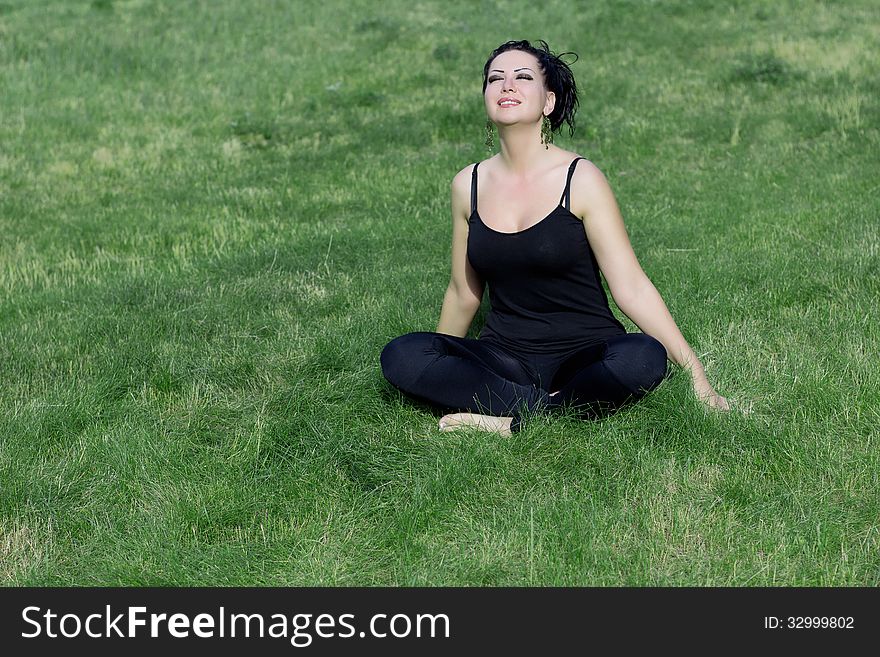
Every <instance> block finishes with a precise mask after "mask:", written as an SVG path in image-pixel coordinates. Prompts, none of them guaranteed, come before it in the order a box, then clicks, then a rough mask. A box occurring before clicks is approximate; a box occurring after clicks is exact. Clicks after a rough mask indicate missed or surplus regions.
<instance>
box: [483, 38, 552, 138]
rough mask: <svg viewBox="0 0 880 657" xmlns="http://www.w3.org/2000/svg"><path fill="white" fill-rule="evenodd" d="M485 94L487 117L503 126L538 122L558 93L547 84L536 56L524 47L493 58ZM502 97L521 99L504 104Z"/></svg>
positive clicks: (549, 110)
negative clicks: (547, 88)
mask: <svg viewBox="0 0 880 657" xmlns="http://www.w3.org/2000/svg"><path fill="white" fill-rule="evenodd" d="M483 96H484V98H483V99H484V101H485V103H486V114H487V115H488V117H489V118H490V119H491V120H492V122H493V123H495V124H503V125H508V124H511V123H518V122H526V123H535V122H538V121H540V120H541V116H542V115H545V114H546V115H549V114H550V113H551V112H552V111H553V105H554V103H555V102H556V94H554V93H553V92H552V91H547V90H546V88H545V87H544V75H543V74H542V73H541V67H540V65H539V64H538V60H537V58H535V56H534V55H532V54H531V53H527V52H524V51H522V50H507V51H505V52H503V53H501V54H500V55H498V56H497V57H496V58H495V59H493V60H492V63H491V64H490V65H489V75H488V77H487V78H486V91H485V93H484V95H483ZM503 99H512V100H513V101H519V102H505V103H504V104H501V101H502V100H503Z"/></svg>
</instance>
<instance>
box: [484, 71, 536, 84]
mask: <svg viewBox="0 0 880 657" xmlns="http://www.w3.org/2000/svg"><path fill="white" fill-rule="evenodd" d="M520 78H522V79H523V80H532V79H534V78H532V76H531V75H529V74H527V73H520V74H519V75H517V76H516V79H517V80H519V79H520ZM502 79H503V78H500V77H498V76H497V75H496V76H494V77H491V78H489V82H495V81H496V80H502Z"/></svg>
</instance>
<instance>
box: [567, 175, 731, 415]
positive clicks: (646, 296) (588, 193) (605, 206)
mask: <svg viewBox="0 0 880 657" xmlns="http://www.w3.org/2000/svg"><path fill="white" fill-rule="evenodd" d="M575 185H576V186H577V189H578V191H577V192H573V193H572V203H573V204H574V203H575V201H576V202H577V205H576V206H574V205H573V207H577V209H578V210H582V211H583V213H582V214H580V213H576V214H580V216H582V217H583V219H584V230H585V231H586V234H587V239H588V240H589V242H590V246H591V247H592V249H593V253H594V254H595V256H596V261H597V262H598V264H599V268H600V269H601V270H602V274H603V276H604V277H605V280H606V281H607V282H608V289H609V290H610V291H611V296H612V297H613V298H614V302H615V303H616V304H617V306H618V308H620V310H621V311H623V313H624V314H626V316H627V317H629V318H630V319H631V320H632V321H633V323H634V324H635V325H636V326H638V327H639V329H641V331H642V332H643V333H646V334H648V335H650V336H651V337H654V338H656V339H657V340H659V341H660V343H661V344H662V345H663V346H664V347H665V348H666V353H667V355H668V357H669V359H670V360H671V361H673V362H674V363H676V364H678V365H680V366H681V367H683V368H684V369H685V370H687V371H688V373H689V374H690V375H691V379H692V381H693V387H694V392H695V393H696V395H697V397H699V398H700V399H701V400H702V401H704V402H705V403H706V404H708V405H709V406H710V407H713V408H720V409H723V410H729V408H730V406H729V404H728V402H727V400H726V399H725V398H724V397H722V396H721V395H719V394H718V393H717V392H715V390H714V389H713V388H712V386H711V385H710V384H709V381H708V379H707V378H706V372H705V370H704V369H703V365H702V363H700V360H699V359H698V358H697V355H696V354H695V353H694V351H693V349H691V347H690V345H689V344H688V343H687V341H686V340H685V339H684V336H683V335H682V334H681V331H680V330H679V329H678V326H676V324H675V321H674V320H673V319H672V315H671V314H670V313H669V309H668V308H667V307H666V304H665V303H664V302H663V299H662V298H661V297H660V293H659V292H657V288H655V287H654V284H653V283H651V281H650V280H649V279H648V277H647V275H646V274H645V272H644V271H643V270H642V267H641V265H639V261H638V259H637V258H636V255H635V253H634V252H633V249H632V245H631V244H630V241H629V236H628V235H627V233H626V228H625V227H624V223H623V217H622V216H621V214H620V209H619V208H618V206H617V201H616V200H615V198H614V194H613V192H612V191H611V186H610V185H609V184H608V181H607V180H606V179H605V176H604V175H603V174H602V172H601V171H600V170H599V169H598V168H597V167H596V166H595V165H594V164H593V163H592V162H590V161H586V162H583V163H581V165H580V166H578V167H577V169H576V170H575V175H574V176H573V177H572V186H573V187H574V186H575Z"/></svg>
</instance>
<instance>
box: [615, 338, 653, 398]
mask: <svg viewBox="0 0 880 657" xmlns="http://www.w3.org/2000/svg"><path fill="white" fill-rule="evenodd" d="M621 338H625V339H623V340H619V339H618V340H617V342H616V343H615V344H614V345H613V346H612V345H609V352H611V353H608V354H607V356H609V357H610V358H606V361H607V362H606V364H607V365H609V366H610V368H611V369H612V370H613V371H614V373H615V375H617V376H618V378H620V379H621V380H623V381H626V382H628V383H629V385H630V387H631V388H632V390H633V392H634V393H636V392H638V391H643V392H647V391H650V390H653V389H654V388H656V387H657V386H659V385H660V384H661V383H662V382H663V379H665V378H666V374H667V362H666V360H667V354H666V347H664V346H663V344H662V343H661V342H660V341H659V340H658V339H657V338H655V337H653V336H650V335H648V334H647V333H628V334H627V335H626V336H621ZM609 342H610V341H609Z"/></svg>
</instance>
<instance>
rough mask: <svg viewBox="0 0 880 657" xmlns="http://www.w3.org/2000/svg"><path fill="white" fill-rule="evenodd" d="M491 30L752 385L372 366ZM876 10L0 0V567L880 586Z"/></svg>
mask: <svg viewBox="0 0 880 657" xmlns="http://www.w3.org/2000/svg"><path fill="white" fill-rule="evenodd" d="M580 5H583V6H580ZM521 38H525V39H533V40H534V39H546V40H547V41H548V42H549V44H550V46H551V48H552V49H553V50H554V51H555V52H561V51H574V52H576V53H577V54H578V55H579V59H578V61H577V62H574V63H572V69H573V71H574V72H575V75H576V78H577V81H578V85H579V88H580V89H581V103H580V112H579V114H578V117H577V123H578V129H577V131H576V132H575V134H574V136H569V135H568V133H567V132H565V133H563V134H562V135H559V136H557V137H556V143H557V144H558V145H560V146H562V147H563V148H567V149H569V150H572V151H574V152H577V153H579V154H580V155H582V156H584V157H586V158H588V159H590V160H591V161H592V162H594V163H595V164H596V165H597V166H598V167H599V168H600V169H601V170H602V171H603V172H604V173H605V175H606V176H607V177H608V180H609V181H610V183H611V185H612V188H613V189H614V192H615V194H616V196H617V200H618V203H619V204H620V207H621V210H622V212H623V215H624V218H625V220H626V225H627V229H628V231H629V235H630V238H631V240H632V243H633V246H634V249H635V251H636V254H637V255H638V257H639V260H640V263H641V265H642V267H643V269H644V270H645V272H646V273H647V274H648V276H649V277H650V278H651V280H652V281H653V283H654V284H655V286H656V287H657V289H658V290H659V291H660V293H661V295H662V296H663V298H664V300H665V301H666V304H667V305H668V307H669V309H670V311H671V312H672V315H673V317H674V318H675V320H676V322H677V324H678V326H679V327H680V328H681V330H682V332H683V334H684V335H685V337H686V339H687V340H688V341H689V343H690V344H691V345H692V346H693V348H694V350H695V351H696V352H697V354H698V355H699V356H700V358H701V359H702V362H703V363H704V365H705V367H706V371H707V374H708V376H709V379H710V381H711V382H712V383H713V385H715V387H716V389H717V390H718V392H719V393H720V394H722V395H725V396H727V397H730V398H733V399H736V400H739V401H741V402H742V403H744V404H751V407H752V413H750V414H748V415H746V414H741V413H730V414H720V413H715V412H710V411H708V410H707V409H706V408H705V407H703V406H702V405H701V404H700V403H699V402H698V401H697V400H696V399H695V398H694V396H693V393H692V391H691V390H690V387H689V380H688V378H687V376H686V374H685V373H684V372H683V371H681V370H678V369H677V368H676V371H674V373H673V375H672V376H671V377H670V378H669V379H668V380H667V381H665V382H664V383H663V385H661V386H660V388H658V389H657V390H656V391H654V392H653V393H652V394H651V395H649V396H648V397H647V398H646V399H645V400H644V401H643V402H641V403H639V404H637V405H635V406H632V407H630V408H627V409H625V410H623V411H621V412H620V413H617V414H615V415H613V416H610V417H608V418H605V419H603V420H600V421H596V422H585V421H581V420H578V419H576V418H574V417H572V416H562V417H541V418H538V419H536V420H535V421H534V422H533V423H530V424H529V425H528V427H527V428H526V429H525V430H524V431H523V432H521V433H519V434H515V435H514V436H512V437H509V438H501V437H499V436H494V435H490V434H483V433H480V432H477V431H463V432H457V433H440V432H439V431H438V430H437V417H438V416H437V415H436V414H433V413H431V412H430V411H428V410H426V409H425V408H423V407H419V406H417V405H413V404H410V403H408V402H407V401H406V400H405V399H404V398H403V397H401V395H400V394H399V393H398V392H397V391H396V390H394V389H393V388H391V387H390V386H389V385H388V384H387V383H386V382H385V381H384V379H383V377H382V374H381V371H380V369H379V361H378V355H379V352H380V351H381V349H382V347H383V346H384V345H385V344H386V343H387V342H388V341H389V340H391V339H392V338H393V337H395V336H397V335H400V334H402V333H406V332H409V331H430V330H434V328H435V327H436V323H437V319H438V316H439V311H440V305H441V302H442V298H443V292H444V291H445V289H446V285H447V282H448V279H449V248H450V240H451V229H452V226H451V219H450V209H449V203H450V201H449V196H450V195H449V188H450V183H451V180H452V177H453V176H454V175H455V173H456V172H457V171H459V170H460V169H462V168H464V167H465V166H467V165H468V164H470V163H472V162H476V161H480V160H482V159H485V158H486V157H487V156H488V153H487V152H486V148H485V146H484V144H483V139H484V134H485V133H484V130H485V112H484V109H483V104H482V103H483V101H482V96H481V82H482V80H481V75H482V69H483V65H484V63H485V60H486V57H487V56H488V54H489V53H490V52H491V51H492V49H494V48H495V47H496V46H497V45H499V44H501V43H503V42H504V41H507V40H508V39H521ZM878 40H880V9H878V7H877V3H876V2H874V1H873V0H862V1H858V0H853V1H846V2H843V1H841V2H831V1H826V2H818V1H814V0H805V1H803V2H801V1H797V2H796V1H794V0H790V1H785V2H772V3H771V2H762V1H759V0H738V1H736V2H698V1H696V0H693V1H688V0H668V1H663V2H659V1H658V2H649V1H636V0H630V1H628V2H621V1H611V0H608V1H606V2H600V1H596V2H589V3H573V2H562V1H558V2H543V3H535V2H523V1H517V0H510V1H502V0H497V1H495V2H489V1H486V2H479V3H476V2H461V1H458V2H440V1H437V2H404V1H402V0H387V1H386V2H383V3H378V2H363V1H360V2H342V1H339V0H333V1H331V2H321V3H318V2H314V3H313V2H305V1H295V2H281V1H280V0H279V1H274V2H270V1H266V2H255V1H248V2H236V1H233V0H213V1H207V0H203V1H201V2H197V1H187V2H167V1H160V0H118V1H117V0H94V1H86V0H82V1H77V0H69V1H61V0H57V1H50V0H44V1H31V0H5V1H4V2H3V3H0V89H2V93H0V583H4V584H6V585H29V586H31V585H34V586H35V585H175V586H193V585H273V586H288V585H429V586H435V585H473V586H497V585H540V586H544V585H576V586H583V585H588V586H593V585H598V586H620V585H660V586H681V585H733V586H778V585H786V586H789V585H818V586H830V585H834V586H851V585H867V586H876V585H878V584H880V495H878V490H880V480H878V473H880V446H878V438H880V431H878V425H880V392H878V391H880V366H878V359H877V355H878V352H880V326H878V319H877V318H878V315H877V311H876V304H877V298H878V296H880V267H878V258H880V227H878V226H880V221H878V220H880V212H878V209H880V157H878V153H880V105H878V98H880V78H878V75H877V71H878V70H880V50H878V49H877V48H876V44H877V42H878ZM573 59H574V58H573V57H567V60H568V61H571V60H573ZM484 304H485V300H484ZM612 309H613V310H614V312H615V314H616V315H617V316H618V317H619V318H620V319H621V321H623V322H624V324H625V325H626V326H627V328H628V330H631V331H634V330H638V329H637V327H635V325H633V324H632V323H631V322H630V321H629V320H628V319H627V318H626V317H625V316H624V315H623V314H622V313H620V311H619V310H618V309H617V308H616V307H615V306H613V305H612ZM484 313H485V306H484V309H483V311H482V312H481V313H480V315H478V317H477V319H476V321H475V323H474V326H473V328H472V333H473V334H474V335H475V334H476V332H477V331H478V329H479V327H480V326H481V323H482V318H483V317H484Z"/></svg>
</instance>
